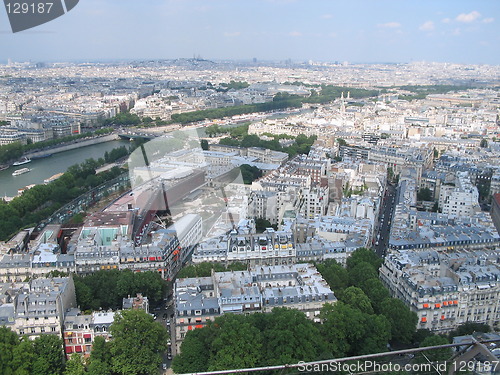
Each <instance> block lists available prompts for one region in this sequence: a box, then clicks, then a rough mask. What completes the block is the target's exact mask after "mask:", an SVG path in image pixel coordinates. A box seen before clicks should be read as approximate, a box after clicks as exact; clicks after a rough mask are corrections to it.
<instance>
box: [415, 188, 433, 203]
mask: <svg viewBox="0 0 500 375" xmlns="http://www.w3.org/2000/svg"><path fill="white" fill-rule="evenodd" d="M417 200H419V201H431V200H432V190H431V189H429V188H426V187H425V188H422V189H420V190H419V191H418V192H417Z"/></svg>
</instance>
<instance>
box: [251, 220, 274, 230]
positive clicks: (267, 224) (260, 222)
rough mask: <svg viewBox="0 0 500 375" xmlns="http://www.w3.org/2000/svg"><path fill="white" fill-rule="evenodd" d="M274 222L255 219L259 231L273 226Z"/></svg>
mask: <svg viewBox="0 0 500 375" xmlns="http://www.w3.org/2000/svg"><path fill="white" fill-rule="evenodd" d="M272 227H273V226H272V224H271V222H270V221H269V220H267V219H262V218H258V219H255V230H256V231H257V233H263V232H264V231H265V230H266V229H267V228H272Z"/></svg>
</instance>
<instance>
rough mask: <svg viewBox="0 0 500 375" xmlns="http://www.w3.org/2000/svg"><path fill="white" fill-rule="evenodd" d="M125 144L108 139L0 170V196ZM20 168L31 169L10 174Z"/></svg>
mask: <svg viewBox="0 0 500 375" xmlns="http://www.w3.org/2000/svg"><path fill="white" fill-rule="evenodd" d="M124 145H125V146H127V147H128V145H129V142H127V141H123V140H116V141H110V142H105V143H100V144H96V145H92V146H86V147H81V148H77V149H74V150H70V151H64V152H60V153H57V154H53V155H52V156H50V157H48V158H43V159H36V160H32V161H31V163H28V164H24V165H20V166H17V167H12V166H11V167H10V168H9V169H6V170H4V171H0V197H4V196H8V197H14V196H16V195H17V191H18V189H21V188H23V187H25V186H28V185H30V184H43V181H44V180H45V179H47V178H49V177H51V176H53V175H55V174H57V173H61V172H66V170H67V169H68V168H69V167H70V166H72V165H74V164H80V163H82V162H84V161H85V159H89V158H92V159H96V160H97V159H99V158H102V157H104V153H105V152H106V151H108V152H109V151H111V150H112V149H114V148H117V147H120V146H124ZM21 168H29V169H30V170H31V171H30V172H28V173H24V174H21V175H19V176H12V172H14V171H15V170H18V169H21Z"/></svg>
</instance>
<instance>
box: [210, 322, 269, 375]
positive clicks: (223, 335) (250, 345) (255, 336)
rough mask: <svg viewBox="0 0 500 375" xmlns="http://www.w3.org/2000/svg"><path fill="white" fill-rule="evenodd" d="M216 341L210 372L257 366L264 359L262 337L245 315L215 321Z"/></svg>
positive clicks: (214, 342)
mask: <svg viewBox="0 0 500 375" xmlns="http://www.w3.org/2000/svg"><path fill="white" fill-rule="evenodd" d="M213 327H214V333H215V339H214V340H213V341H212V345H211V349H212V350H213V351H214V355H213V356H212V357H211V358H210V362H209V366H208V369H209V371H216V370H229V369H233V368H245V367H254V366H256V365H257V364H258V363H259V362H260V360H261V358H262V352H263V351H262V336H261V333H260V332H259V330H258V329H257V328H255V327H254V326H253V325H252V324H250V322H249V321H248V319H247V318H246V317H245V316H244V315H234V314H225V315H223V316H220V317H218V318H216V319H215V323H214V325H213Z"/></svg>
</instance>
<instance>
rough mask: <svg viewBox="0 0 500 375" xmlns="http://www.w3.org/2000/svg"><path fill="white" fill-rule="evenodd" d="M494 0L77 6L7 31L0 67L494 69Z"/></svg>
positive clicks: (3, 25)
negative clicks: (250, 64)
mask: <svg viewBox="0 0 500 375" xmlns="http://www.w3.org/2000/svg"><path fill="white" fill-rule="evenodd" d="M499 8H500V7H499V5H498V3H497V2H495V1H477V2H471V1H440V2H418V3H417V2H396V1H389V0H387V1H381V2H376V3H375V2H371V1H367V0H363V1H356V2H350V3H345V2H329V1H328V2H327V1H320V0H316V1H308V2H306V1H300V0H297V1H295V0H262V1H255V2H241V1H240V2H238V1H237V2H234V1H228V0H219V1H212V2H209V3H207V2H203V1H189V2H183V1H175V0H169V1H164V0H151V1H149V2H148V3H147V4H146V5H145V4H143V3H137V2H132V1H130V0H122V1H115V0H110V1H106V2H102V1H98V0H86V1H85V2H80V3H79V5H78V6H77V7H75V9H74V10H73V11H72V12H71V13H68V14H66V15H65V16H63V17H60V18H58V19H56V20H54V21H51V22H49V23H47V24H44V25H41V26H39V27H36V28H34V29H31V30H27V31H24V32H20V33H16V34H13V33H12V32H11V30H10V26H9V23H8V20H7V15H6V12H5V10H4V11H0V50H1V51H2V54H1V55H0V63H6V62H7V61H8V59H11V60H12V61H30V60H31V61H102V60H127V59H173V58H181V57H192V56H201V57H203V58H206V59H213V60H225V59H229V60H251V59H253V58H256V59H257V60H286V59H291V60H293V61H300V62H302V61H308V60H313V61H320V62H323V61H324V62H332V61H341V62H342V61H349V62H381V63H382V62H394V63H396V62H401V63H407V62H413V61H433V62H434V61H435V62H452V63H464V64H489V65H497V64H499V63H500V54H499V53H498V52H497V51H496V50H495V48H494V47H495V46H496V45H498V42H499V41H500V30H499V27H498V17H497V14H498V10H499Z"/></svg>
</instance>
